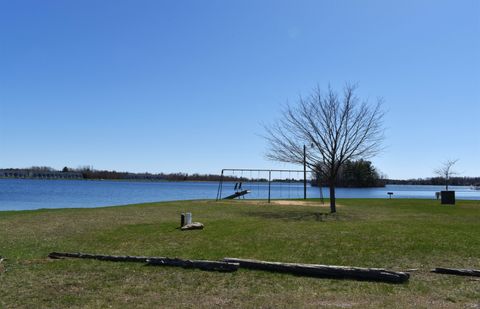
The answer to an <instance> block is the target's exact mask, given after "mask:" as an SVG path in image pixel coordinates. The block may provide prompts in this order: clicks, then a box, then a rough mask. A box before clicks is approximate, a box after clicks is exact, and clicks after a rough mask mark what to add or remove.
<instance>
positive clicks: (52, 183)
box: [0, 179, 480, 211]
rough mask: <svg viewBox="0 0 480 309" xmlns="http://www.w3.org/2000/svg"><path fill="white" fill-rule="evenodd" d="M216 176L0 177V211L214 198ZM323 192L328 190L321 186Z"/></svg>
mask: <svg viewBox="0 0 480 309" xmlns="http://www.w3.org/2000/svg"><path fill="white" fill-rule="evenodd" d="M234 185H235V183H224V185H223V191H222V196H223V197H225V196H227V195H229V194H232V193H233V192H234ZM242 188H243V189H248V190H251V193H250V194H248V195H246V196H245V198H246V199H249V198H250V199H259V198H261V199H266V198H267V196H268V183H257V182H253V183H243V186H242ZM442 188H443V187H441V186H414V185H388V186H387V187H385V188H368V189H346V188H338V189H337V197H339V198H388V196H387V192H393V193H394V194H393V198H424V199H434V198H435V192H436V191H440V190H442ZM217 190H218V183H217V182H135V181H107V180H102V181H101V180H98V181H95V180H36V179H0V211H3V210H27V209H40V208H74V207H78V208H88V207H101V206H113V205H125V204H133V203H145V202H156V201H175V200H193V199H215V198H216V196H217ZM451 190H455V191H456V197H457V199H470V200H472V199H473V200H480V190H472V189H471V188H470V187H457V186H452V187H451ZM323 195H324V197H328V190H327V189H326V188H324V189H323ZM307 196H308V197H309V198H318V197H319V196H320V191H319V189H318V188H315V187H310V186H309V187H308V190H307ZM271 197H272V199H288V198H302V197H303V185H302V184H301V183H272V184H271Z"/></svg>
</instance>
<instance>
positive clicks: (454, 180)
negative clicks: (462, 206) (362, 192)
mask: <svg viewBox="0 0 480 309" xmlns="http://www.w3.org/2000/svg"><path fill="white" fill-rule="evenodd" d="M385 183H386V184H388V185H439V186H443V185H445V178H443V177H432V178H418V179H407V180H402V179H386V180H385ZM478 184H480V177H450V178H449V180H448V185H450V186H473V185H478Z"/></svg>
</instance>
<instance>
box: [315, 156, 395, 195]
mask: <svg viewBox="0 0 480 309" xmlns="http://www.w3.org/2000/svg"><path fill="white" fill-rule="evenodd" d="M319 183H320V184H322V186H324V185H327V184H328V183H329V180H328V179H327V178H325V177H324V176H323V174H322V173H321V172H318V171H317V172H316V173H315V178H314V179H313V180H312V185H313V186H318V184H319ZM385 184H386V180H385V179H384V177H383V176H382V175H381V174H380V173H379V172H378V171H377V169H376V168H375V167H374V166H373V164H372V162H370V161H367V160H362V159H360V160H357V161H347V162H345V163H344V164H343V166H342V167H340V169H339V171H338V175H337V178H336V179H335V186H336V187H344V188H371V187H384V186H385Z"/></svg>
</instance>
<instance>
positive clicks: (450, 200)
mask: <svg viewBox="0 0 480 309" xmlns="http://www.w3.org/2000/svg"><path fill="white" fill-rule="evenodd" d="M440 195H441V199H442V202H441V203H442V205H455V191H441V192H440Z"/></svg>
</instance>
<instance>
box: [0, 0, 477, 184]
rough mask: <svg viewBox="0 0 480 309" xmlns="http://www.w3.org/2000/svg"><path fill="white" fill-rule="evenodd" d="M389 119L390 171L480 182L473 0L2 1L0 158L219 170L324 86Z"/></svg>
mask: <svg viewBox="0 0 480 309" xmlns="http://www.w3.org/2000/svg"><path fill="white" fill-rule="evenodd" d="M345 82H356V83H358V84H359V87H360V88H359V91H358V94H359V95H360V96H362V97H364V98H369V99H370V100H371V101H372V102H373V101H375V99H376V98H377V97H383V98H384V100H385V107H386V109H387V111H388V114H387V116H386V118H385V122H386V137H387V138H386V140H385V146H386V149H385V151H384V152H383V153H382V154H381V155H380V156H377V157H375V158H373V159H372V161H373V162H374V164H375V165H376V166H377V167H378V168H379V170H381V171H382V172H383V173H385V174H386V175H387V176H388V177H390V178H414V177H430V176H432V174H433V170H434V169H435V168H437V167H438V166H439V165H440V164H441V162H442V161H445V160H446V159H459V161H458V163H457V168H456V169H457V170H458V171H459V172H461V174H462V175H464V176H480V135H479V134H480V94H479V90H480V1H476V0H474V1H423V0H420V1H354V0H351V1H333V0H332V1H118V0H115V1H113V0H112V1H22V0H19V1H7V0H0V119H1V120H0V147H1V148H0V168H1V167H28V166H32V165H42V166H43V165H46V166H52V167H55V168H62V167H63V166H65V165H66V166H72V167H77V166H80V165H93V167H94V168H97V169H115V170H121V171H124V170H126V171H135V172H144V171H149V172H162V171H163V172H176V171H184V172H189V173H192V172H200V173H218V172H219V171H220V169H222V168H226V167H256V168H269V167H284V168H287V167H291V166H288V165H284V164H279V163H275V162H271V161H268V160H267V159H265V156H264V155H265V151H266V149H267V145H266V143H265V141H264V139H263V138H262V137H261V134H262V133H263V127H262V123H267V124H268V123H271V122H273V121H274V120H275V119H277V118H278V117H279V116H280V114H279V111H280V109H281V106H282V104H284V103H286V102H287V101H289V102H291V103H293V102H295V100H296V99H297V98H298V96H299V95H300V94H303V95H308V93H309V92H310V91H311V90H312V89H313V88H314V87H315V86H316V85H317V84H318V85H319V86H320V87H326V86H327V85H328V84H329V83H330V84H331V85H332V87H334V88H337V89H340V88H341V87H342V86H343V85H344V83H345Z"/></svg>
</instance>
